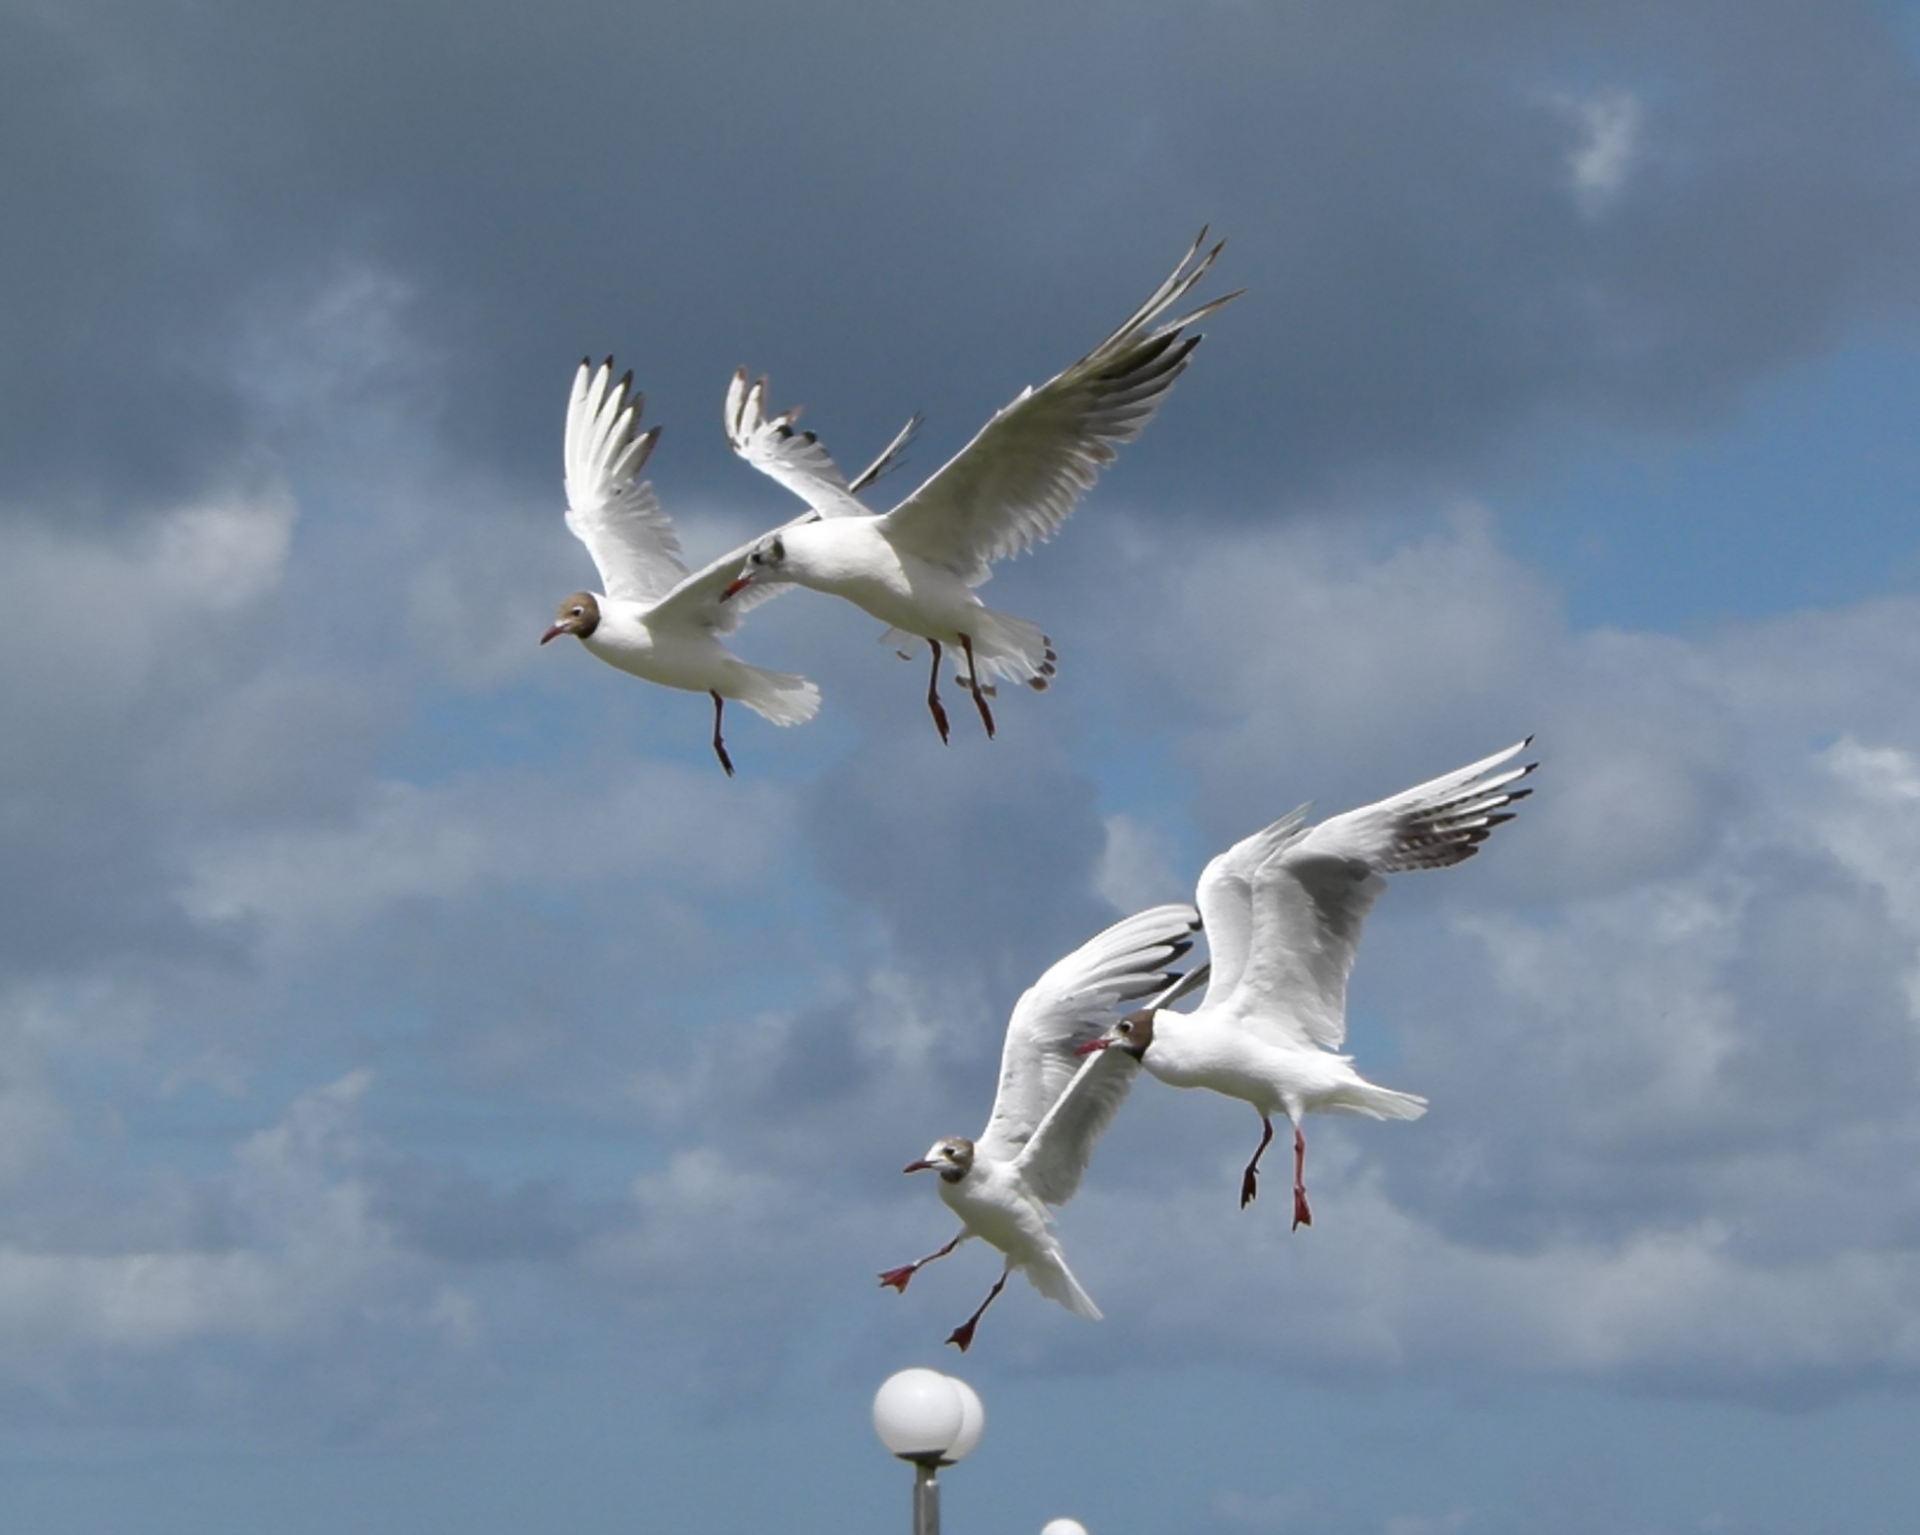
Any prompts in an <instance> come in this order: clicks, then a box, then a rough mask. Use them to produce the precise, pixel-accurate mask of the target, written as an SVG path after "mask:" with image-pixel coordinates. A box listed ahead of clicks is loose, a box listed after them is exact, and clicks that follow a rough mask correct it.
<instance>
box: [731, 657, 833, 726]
mask: <svg viewBox="0 0 1920 1535" xmlns="http://www.w3.org/2000/svg"><path fill="white" fill-rule="evenodd" d="M729 680H730V681H731V683H732V688H731V689H729V691H728V693H727V697H729V698H737V699H739V700H740V702H741V703H743V704H745V705H746V706H747V707H748V708H749V709H751V710H753V712H754V713H755V714H758V715H759V716H761V717H762V718H763V719H769V720H772V721H773V723H774V724H776V725H801V724H805V723H806V721H808V720H810V719H812V718H813V717H814V715H815V714H816V713H818V712H819V709H820V689H819V688H817V687H815V686H814V685H813V684H812V683H811V682H809V681H807V679H806V678H805V677H802V676H799V675H798V674H796V673H794V672H770V671H767V670H766V669H764V668H763V667H758V666H745V665H743V666H742V667H741V668H740V670H739V671H738V672H737V673H735V675H734V676H733V677H732V678H731V679H729Z"/></svg>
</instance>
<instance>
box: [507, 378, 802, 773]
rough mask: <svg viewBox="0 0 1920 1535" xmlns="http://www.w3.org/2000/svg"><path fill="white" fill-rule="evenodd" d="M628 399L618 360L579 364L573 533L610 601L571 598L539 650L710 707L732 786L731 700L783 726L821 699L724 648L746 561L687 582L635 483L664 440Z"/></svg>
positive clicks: (569, 451)
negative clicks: (581, 658) (725, 725)
mask: <svg viewBox="0 0 1920 1535" xmlns="http://www.w3.org/2000/svg"><path fill="white" fill-rule="evenodd" d="M632 390H633V375H632V374H631V373H629V374H627V375H626V376H625V377H624V378H622V379H620V380H619V382H618V383H615V382H614V378H613V362H612V359H608V361H607V362H605V363H604V364H602V365H601V366H600V367H599V368H597V369H596V368H594V367H593V366H592V364H591V363H590V362H583V363H581V364H580V369H579V372H578V373H576V374H575V376H574V381H573V395H572V398H571V399H570V400H569V401H568V404H567V432H566V474H567V526H568V527H569V528H570V529H572V531H573V533H574V535H575V536H576V537H577V538H578V539H579V540H580V542H581V543H583V544H585V545H586V546H587V553H588V554H590V555H591V556H592V557H593V563H594V565H595V567H596V568H597V569H598V570H599V572H600V579H601V581H602V583H603V584H604V585H605V587H606V590H605V591H604V592H576V593H574V595H573V596H571V597H569V598H568V599H567V600H566V601H565V602H563V603H561V604H560V613H559V616H558V618H557V619H556V620H555V622H554V624H553V626H552V627H551V628H549V629H548V630H547V632H546V633H545V634H544V635H542V636H541V637H540V643H541V644H543V645H544V644H546V643H547V641H548V640H551V639H556V638H558V637H559V636H560V635H563V634H571V635H574V636H575V637H576V638H578V639H579V641H580V643H581V644H582V645H584V646H585V647H586V648H587V649H588V650H590V651H591V652H592V653H593V654H594V655H596V656H598V657H599V658H600V659H601V660H602V661H605V662H606V663H607V664H608V665H609V666H617V667H619V668H620V670H621V671H623V672H630V673H632V674H633V675H634V676H636V677H641V678H644V679H645V680H646V681H648V682H657V683H660V684H661V685H662V686H664V687H670V688H684V689H686V690H687V691H688V692H692V693H706V694H708V695H709V696H711V698H712V699H713V750H714V754H715V755H716V756H717V757H718V758H719V759H720V765H721V766H722V767H723V768H725V769H726V770H727V774H728V776H729V777H731V776H732V774H733V761H732V759H731V758H730V757H729V756H728V754H727V748H726V743H725V741H724V740H723V739H722V737H721V729H720V727H721V718H722V714H723V712H724V709H725V701H726V700H727V699H730V698H733V699H738V700H739V701H740V702H741V703H743V704H745V705H746V706H747V707H748V708H749V709H752V710H753V711H754V712H755V713H757V714H760V715H762V716H763V717H765V718H766V719H769V720H771V721H773V723H774V724H776V725H797V724H800V723H801V722H802V721H804V720H810V719H812V718H813V716H814V712H815V711H816V710H817V709H818V708H819V707H820V690H819V689H818V688H817V687H815V686H814V685H813V684H812V683H811V682H809V681H807V679H806V678H805V677H799V676H795V675H794V674H793V673H791V672H775V671H767V670H765V669H763V668H761V667H758V666H749V665H748V664H747V663H746V662H744V661H742V660H741V659H740V658H739V657H738V656H736V655H734V654H733V653H732V652H731V651H730V650H728V649H727V648H726V646H724V645H722V644H721V643H720V639H719V636H721V635H723V634H730V633H732V632H733V631H734V630H735V629H737V628H739V626H740V620H741V619H742V618H743V617H744V616H745V613H746V607H747V606H751V602H749V603H748V604H746V605H745V606H743V605H742V603H741V602H740V601H739V599H738V598H735V599H734V600H732V601H725V600H723V597H724V594H725V592H726V589H727V585H728V583H729V582H730V581H731V580H732V579H733V578H734V576H735V575H736V574H737V573H738V571H739V568H740V562H741V559H742V558H743V554H744V551H743V550H740V549H736V550H734V551H732V552H731V553H729V554H726V555H724V556H722V557H721V558H720V559H718V560H716V561H714V562H713V563H712V564H711V565H708V566H707V567H706V568H705V569H703V570H698V571H695V572H692V573H691V574H690V573H689V572H688V570H687V567H686V566H685V565H684V564H683V563H682V562H681V559H680V539H679V536H678V535H677V534H676V533H675V532H674V528H673V523H672V521H671V520H670V519H669V518H668V517H667V514H666V513H665V512H664V511H663V510H662V509H661V506H660V502H659V498H658V497H656V496H655V495H654V492H653V486H652V485H651V484H649V483H648V482H647V481H645V480H643V479H641V478H640V472H641V470H642V469H644V468H645V467H646V462H647V458H648V456H649V455H650V454H651V453H652V452H653V445H654V442H655V441H656V439H657V438H658V437H659V433H660V429H659V428H658V427H654V428H652V429H651V430H648V431H645V432H643V431H641V430H640V412H641V409H642V406H643V404H644V399H643V397H641V396H639V395H635V394H634V393H633V392H632ZM777 590H778V588H769V589H768V592H767V594H766V595H772V594H773V593H774V592H775V591H777ZM745 595H747V596H748V597H749V598H753V597H756V596H758V595H759V594H755V593H748V594H745Z"/></svg>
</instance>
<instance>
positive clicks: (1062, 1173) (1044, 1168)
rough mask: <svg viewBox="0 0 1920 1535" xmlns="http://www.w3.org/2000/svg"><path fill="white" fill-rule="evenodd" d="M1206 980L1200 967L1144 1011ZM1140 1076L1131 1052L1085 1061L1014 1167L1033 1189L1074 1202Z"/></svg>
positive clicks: (1050, 1199)
mask: <svg viewBox="0 0 1920 1535" xmlns="http://www.w3.org/2000/svg"><path fill="white" fill-rule="evenodd" d="M1206 974H1207V967H1206V966H1205V965H1200V966H1198V967H1197V968H1196V969H1194V970H1193V971H1191V972H1189V973H1188V974H1186V975H1183V976H1181V977H1179V979H1177V980H1175V981H1174V982H1173V983H1172V984H1171V985H1169V986H1167V987H1165V988H1164V989H1163V990H1162V991H1161V992H1160V994H1159V995H1158V996H1155V997H1153V998H1151V999H1150V1000H1148V1001H1147V1002H1145V1003H1143V1004H1142V1006H1143V1007H1147V1008H1153V1009H1159V1008H1163V1007H1171V1006H1173V1004H1174V1003H1175V1002H1177V1001H1179V1000H1180V998H1182V997H1184V996H1185V995H1186V994H1187V993H1188V992H1190V991H1195V990H1198V989H1199V986H1200V984H1201V982H1202V981H1204V980H1205V978H1206ZM1109 1056H1113V1057H1116V1059H1115V1060H1114V1061H1113V1062H1112V1064H1110V1065H1108V1064H1103V1063H1104V1062H1106V1060H1107V1058H1108V1057H1109ZM1139 1074H1140V1062H1139V1061H1138V1059H1136V1058H1135V1057H1134V1056H1132V1055H1130V1054H1129V1053H1128V1052H1127V1051H1125V1050H1096V1051H1094V1052H1093V1053H1092V1054H1091V1055H1088V1056H1086V1057H1084V1058H1083V1059H1082V1061H1081V1064H1080V1069H1079V1070H1078V1071H1077V1072H1075V1073H1074V1076H1073V1078H1072V1080H1071V1081H1069V1082H1068V1083H1067V1086H1066V1090H1065V1091H1064V1092H1062V1093H1061V1094H1060V1096H1059V1097H1058V1098H1056V1099H1055V1100H1054V1104H1053V1107H1052V1108H1050V1109H1049V1110H1047V1114H1046V1117H1045V1118H1044V1119H1042V1120H1041V1121H1040V1123H1039V1125H1038V1127H1037V1128H1036V1129H1035V1130H1034V1132H1033V1136H1032V1138H1031V1139H1029V1140H1028V1142H1027V1144H1026V1146H1025V1148H1024V1149H1023V1150H1022V1151H1021V1153H1020V1155H1019V1157H1018V1158H1016V1159H1015V1162H1014V1166H1015V1168H1016V1169H1017V1170H1018V1171H1019V1172H1020V1174H1021V1176H1022V1177H1024V1178H1025V1180H1026V1183H1027V1187H1028V1188H1030V1189H1032V1190H1033V1191H1034V1193H1036V1194H1038V1195H1039V1196H1040V1197H1041V1199H1043V1200H1045V1201H1046V1202H1047V1203H1048V1204H1050V1205H1063V1204H1065V1203H1066V1202H1067V1201H1068V1200H1069V1199H1071V1198H1073V1196H1074V1194H1075V1192H1076V1191H1077V1190H1078V1189H1079V1187H1080V1179H1081V1178H1082V1177H1083V1176H1084V1175H1085V1173H1086V1170H1087V1163H1088V1161H1090V1160H1091V1159H1092V1157H1093V1148H1094V1145H1095V1143H1096V1142H1098V1141H1099V1139H1100V1137H1101V1136H1102V1135H1103V1134H1104V1133H1105V1132H1106V1128H1107V1126H1108V1125H1110V1124H1112V1123H1113V1116H1114V1115H1115V1114H1117V1113H1119V1112H1120V1105H1121V1104H1122V1103H1123V1102H1125V1101H1126V1096H1127V1093H1128V1090H1129V1089H1131V1088H1132V1086H1133V1079H1134V1078H1135V1077H1137V1076H1138V1075H1139Z"/></svg>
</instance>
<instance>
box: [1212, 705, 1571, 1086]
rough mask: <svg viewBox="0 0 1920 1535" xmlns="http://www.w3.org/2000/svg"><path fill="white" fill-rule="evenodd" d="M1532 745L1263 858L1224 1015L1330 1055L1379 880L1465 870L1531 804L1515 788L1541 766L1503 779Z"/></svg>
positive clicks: (1364, 810) (1342, 1026)
mask: <svg viewBox="0 0 1920 1535" xmlns="http://www.w3.org/2000/svg"><path fill="white" fill-rule="evenodd" d="M1531 740H1532V737H1531V736H1529V737H1528V738H1527V740H1525V741H1520V742H1517V743H1516V744H1514V745H1513V746H1510V747H1508V748H1507V749H1506V750H1505V751H1501V752H1496V753H1494V754H1493V755H1492V756H1491V757H1486V758H1483V759H1481V760H1480V761H1479V762H1474V763H1470V764H1468V765H1467V766H1466V767H1463V768H1458V769H1456V770H1455V771H1453V772H1451V773H1446V774H1443V775H1442V776H1441V777H1439V778H1435V779H1431V780H1429V781H1428V782H1426V783H1423V784H1418V785H1416V786H1415V787H1413V788H1411V789H1408V790H1405V791H1404V792H1402V793H1400V794H1396V795H1394V796H1392V797H1391V798H1390V799H1384V800H1380V801H1378V802H1377V803H1375V804H1372V805H1364V806H1362V807H1361V808H1359V809H1358V810H1349V811H1347V812H1346V813H1345V814H1344V815H1337V816H1334V817H1333V818H1332V819H1331V820H1327V821H1323V822H1321V823H1320V824H1319V825H1318V826H1315V827H1313V828H1312V829H1311V830H1309V831H1307V832H1306V833H1304V834H1303V835H1300V836H1298V837H1295V838H1293V839H1291V840H1290V841H1288V842H1286V843H1284V844H1282V845H1281V846H1279V847H1277V848H1276V849H1274V850H1273V851H1272V852H1271V853H1269V854H1268V855H1267V857H1266V858H1265V859H1264V860H1263V861H1262V863H1261V865H1260V867H1259V868H1258V869H1257V870H1256V871H1255V873H1254V876H1253V903H1252V905H1253V935H1252V943H1251V945H1250V954H1249V958H1248V962H1247V965H1246V969H1245V971H1244V972H1243V974H1242V976H1241V979H1240V982H1239V985H1238V987H1237V988H1236V990H1235V991H1234V993H1233V994H1232V995H1231V996H1229V997H1227V1003H1228V1005H1229V1006H1230V1007H1231V1008H1232V1010H1233V1011H1234V1012H1236V1013H1238V1014H1239V1015H1240V1016H1242V1017H1243V1018H1244V1019H1245V1020H1246V1021H1247V1023H1248V1026H1249V1027H1251V1028H1254V1029H1255V1030H1256V1031H1259V1032H1266V1033H1273V1034H1279V1035H1284V1036H1285V1037H1286V1038H1288V1039H1290V1040H1291V1041H1292V1042H1294V1043H1298V1042H1300V1041H1301V1040H1303V1039H1304V1040H1309V1041H1311V1042H1312V1043H1314V1044H1317V1045H1322V1046H1324V1047H1326V1048H1327V1049H1330V1050H1333V1049H1338V1048H1339V1047H1340V1044H1341V1043H1342V1041H1343V1040H1344V1039H1345V1038H1346V1032H1347V978H1348V976H1349V975H1351V973H1352V971H1353V961H1354V957H1355V955H1357V954H1358V952H1359V948H1360V930H1361V927H1362V925H1363V924H1364V923H1365V921H1366V917H1367V913H1368V912H1370V911H1371V910H1372V909H1373V903H1374V902H1375V901H1377V900H1378V899H1379V898H1380V895H1381V893H1382V892H1383V891H1384V890H1385V889H1386V888H1387V885H1386V881H1385V879H1383V878H1382V877H1381V876H1383V875H1386V874H1398V873H1401V872H1404V871H1406V870H1409V869H1441V868H1446V867H1448V866H1450V865H1452V864H1456V863H1460V862H1462V861H1464V860H1466V859H1468V858H1471V857H1472V856H1473V855H1474V854H1475V853H1476V852H1477V851H1478V850H1479V847H1480V844H1481V843H1482V842H1484V841H1486V839H1487V837H1488V836H1489V835H1490V834H1491V833H1492V831H1493V829H1494V827H1496V826H1498V825H1500V824H1501V823H1503V822H1505V821H1510V820H1512V819H1513V814H1512V812H1511V811H1509V810H1508V809H1506V807H1507V806H1509V805H1512V804H1514V803H1516V802H1517V801H1519V800H1522V799H1525V798H1526V797H1527V796H1528V795H1529V794H1531V793H1532V792H1533V791H1532V790H1531V789H1525V788H1514V787H1512V786H1513V785H1514V784H1515V783H1517V782H1518V781H1519V780H1520V779H1523V778H1525V777H1526V776H1527V775H1528V774H1529V773H1531V772H1532V771H1533V770H1534V768H1535V767H1536V766H1537V765H1538V764H1536V763H1527V764H1525V765H1524V766H1522V767H1516V768H1505V769H1504V770H1500V769H1501V768H1502V764H1504V763H1506V762H1507V761H1509V760H1510V759H1511V758H1513V757H1515V756H1517V755H1518V754H1519V753H1520V752H1521V751H1523V750H1524V749H1525V748H1526V747H1527V745H1528V743H1529V742H1530V741H1531ZM1223 995H1224V994H1223ZM1210 1000H1211V999H1210Z"/></svg>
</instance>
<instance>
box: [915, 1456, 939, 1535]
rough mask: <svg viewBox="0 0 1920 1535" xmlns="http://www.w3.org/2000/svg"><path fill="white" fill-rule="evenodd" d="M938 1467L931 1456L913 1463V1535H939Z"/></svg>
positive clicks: (937, 1463) (937, 1461) (936, 1460)
mask: <svg viewBox="0 0 1920 1535" xmlns="http://www.w3.org/2000/svg"><path fill="white" fill-rule="evenodd" d="M939 1466H940V1462H939V1460H938V1459H937V1458H935V1457H932V1456H929V1457H928V1458H926V1459H925V1460H916V1461H915V1462H914V1463H913V1535H940V1478H939V1476H938V1474H937V1472H938V1470H939Z"/></svg>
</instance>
